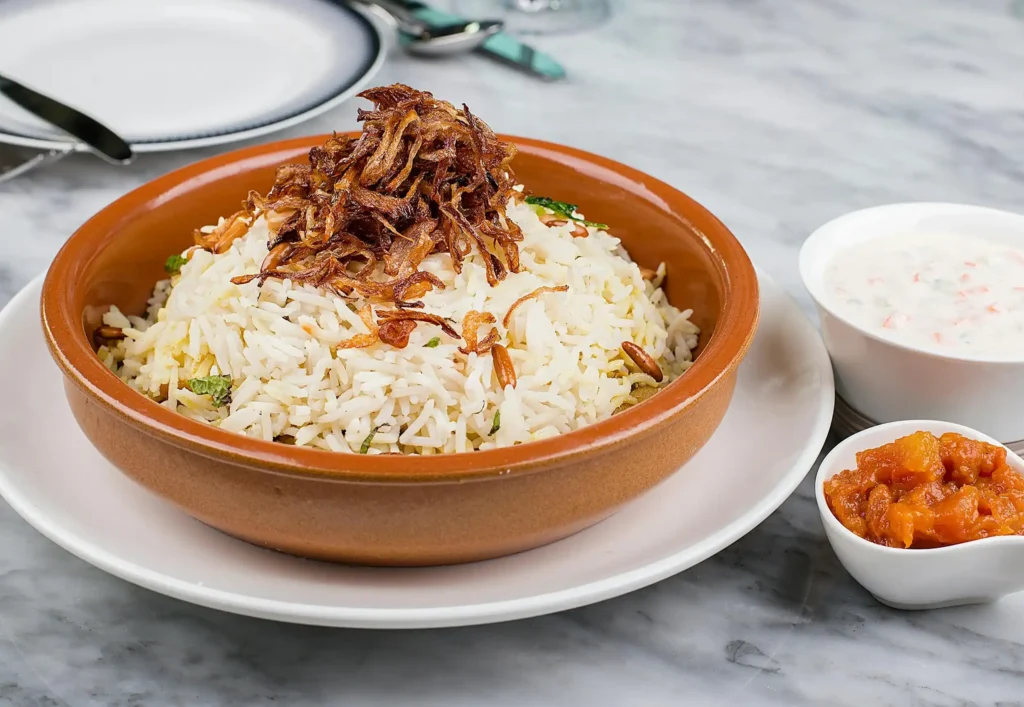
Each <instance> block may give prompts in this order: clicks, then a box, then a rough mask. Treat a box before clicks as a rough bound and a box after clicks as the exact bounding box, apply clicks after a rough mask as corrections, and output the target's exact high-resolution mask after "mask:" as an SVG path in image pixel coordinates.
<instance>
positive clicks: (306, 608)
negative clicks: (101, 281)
mask: <svg viewBox="0 0 1024 707" xmlns="http://www.w3.org/2000/svg"><path fill="white" fill-rule="evenodd" d="M757 274H758V279H759V281H760V282H761V284H762V287H763V286H764V284H765V283H767V284H768V286H769V287H772V288H774V289H776V290H777V291H778V293H779V294H780V295H781V297H782V299H783V300H784V301H786V300H788V302H786V306H791V307H793V309H794V311H795V312H796V313H797V314H799V319H800V322H801V323H800V325H799V326H801V327H804V328H805V330H806V331H809V332H810V333H811V334H812V335H813V336H812V338H813V340H814V350H815V353H816V356H815V358H816V359H817V362H818V364H819V368H820V372H821V375H822V382H823V384H824V386H823V387H824V390H823V395H822V402H821V405H820V408H819V416H818V419H817V422H816V424H815V429H814V430H813V431H812V434H811V436H810V439H809V442H808V446H807V447H806V448H805V449H804V452H803V453H802V454H801V455H800V456H799V457H798V458H797V460H796V461H795V462H794V463H793V466H792V469H791V470H790V472H789V474H788V475H786V476H785V477H784V481H783V482H782V483H780V484H778V485H777V486H776V487H775V488H774V489H773V491H772V493H771V494H769V495H768V496H766V497H765V498H764V499H762V500H761V502H760V503H758V504H757V505H755V506H753V507H752V508H751V510H750V511H748V512H747V514H746V515H744V516H743V518H741V519H740V520H737V521H735V522H734V523H733V524H731V525H729V526H726V527H725V528H723V529H722V530H720V531H719V532H718V533H716V534H715V535H713V536H711V537H710V538H708V539H707V540H705V541H704V542H702V543H699V544H698V545H696V546H691V547H689V548H687V549H685V550H683V551H680V552H678V553H676V554H674V555H671V556H669V557H666V558H663V559H661V560H659V561H657V562H654V563H652V564H650V565H647V566H645V567H642V568H638V569H635V570H632V571H630V572H627V573H623V574H619V575H616V576H614V577H609V578H606V579H601V580H597V581H594V582H590V583H588V584H584V585H580V586H577V587H572V588H569V589H562V590H558V591H555V592H550V593H547V594H539V595H536V596H532V597H529V598H526V599H508V600H503V601H499V602H491V603H488V604H473V605H463V606H460V607H457V608H452V607H441V608H426V609H351V608H332V609H325V608H324V607H322V606H318V605H312V604H294V603H289V602H281V601H276V600H257V599H252V598H249V597H243V596H239V595H238V594H234V593H231V592H224V591H221V590H213V589H208V588H206V587H200V586H199V585H196V584H193V583H190V582H185V581H182V580H179V579H174V578H168V577H167V576H166V575H162V574H160V573H158V572H154V571H152V570H149V569H146V568H144V567H140V566H138V565H135V564H133V563H126V562H124V561H123V560H121V559H120V558H118V557H117V556H115V555H112V554H111V553H109V552H107V551H106V550H104V549H102V548H95V547H92V546H90V545H88V544H81V543H78V542H77V539H76V538H74V537H73V536H72V535H71V534H70V533H63V532H62V531H61V530H60V529H57V528H54V527H53V526H52V525H49V524H48V523H47V522H46V520H45V518H44V517H42V514H41V513H40V512H39V511H38V509H37V508H36V507H35V506H34V505H33V504H31V503H29V502H28V501H26V500H25V499H23V498H21V497H20V496H19V495H18V493H17V491H16V489H14V488H12V487H11V486H10V485H9V484H8V482H7V479H8V470H7V467H6V465H5V464H4V463H3V462H0V496H3V498H4V500H5V501H7V503H8V504H9V505H10V506H11V507H12V508H13V509H14V511H15V512H16V513H18V515H20V516H21V517H22V518H23V519H24V520H25V521H26V522H28V523H29V525H31V526H32V527H33V528H35V529H36V530H37V531H39V532H40V533H41V534H42V535H44V536H45V537H47V538H48V539H50V540H51V541H52V542H54V543H56V544H57V545H59V546H60V547H62V548H64V549H65V550H67V551H68V552H69V553H71V554H72V555H75V556H76V557H78V558H79V559H82V560H84V561H85V562H88V563H89V564H91V565H94V566H95V567H97V568H99V569H101V570H103V571H105V572H107V573H109V574H111V575H114V576H115V577H119V578H120V579H123V580H125V581H128V582H130V583H132V584H135V585H138V586H141V587H145V588H146V589H150V590H152V591H155V592H157V593H160V594H165V595H167V596H170V597H173V598H175V599H179V600H182V601H187V602H189V603H193V604H197V605H200V606H204V607H207V608H211V609H217V610H220V611H225V612H228V613H232V614H238V615H243V616H252V617H257V618H262V619H270V620H275V621H282V622H286V623H296V624H305V625H315V626H332V627H345V628H373V629H413V628H440V627H455V626H471V625H477V624H489V623H499V622H503V621H513V620H517V619H524V618H530V617H534V616H542V615H545V614H551V613H556V612H560V611H566V610H569V609H574V608H578V607H580V606H586V605H589V604H593V603H596V602H600V601H604V600H606V599H611V598H614V597H617V596H621V595H623V594H628V593H629V592H632V591H636V590H637V589H642V588H644V587H647V586H650V585H652V584H655V583H657V582H660V581H661V580H663V579H666V578H668V577H670V576H672V575H675V574H678V573H679V572H682V571H684V570H686V569H688V568H690V567H693V566H694V565H697V564H699V563H700V562H703V561H704V560H706V559H708V558H709V557H711V556H712V555H715V554H716V553H718V552H720V551H722V550H723V549H725V548H726V547H728V546H729V545H731V544H732V543H734V542H736V541H737V540H739V539H740V538H742V537H744V536H745V535H746V534H747V533H749V532H750V531H751V530H753V529H754V528H755V527H757V526H758V525H760V524H761V523H762V522H763V521H764V520H765V519H766V518H767V517H768V516H769V515H771V514H772V513H773V512H774V511H775V510H777V509H778V508H779V507H780V506H781V505H782V504H783V503H784V502H785V501H786V500H787V499H788V498H789V497H790V496H791V495H792V494H793V492H794V491H795V490H796V488H797V487H798V486H799V485H800V482H801V481H803V479H804V477H806V476H807V472H808V471H810V469H811V467H812V466H813V465H814V462H815V460H816V459H817V457H818V454H819V453H820V452H821V449H822V448H823V447H824V443H825V439H826V437H827V436H828V432H829V427H830V426H831V422H832V411H833V406H834V398H835V383H834V380H833V377H832V366H831V362H830V359H829V357H828V353H827V351H826V350H825V345H824V343H823V342H822V341H821V337H820V335H819V334H818V332H817V330H816V329H815V327H814V325H813V324H812V323H811V321H810V320H809V319H808V318H807V316H806V315H805V314H804V313H803V311H802V310H800V308H799V305H797V303H796V301H795V300H794V299H793V298H792V297H791V296H790V295H789V294H788V293H787V292H786V291H785V290H784V289H783V288H782V287H781V286H780V285H778V284H777V283H776V282H775V281H774V280H773V279H772V278H771V277H769V276H768V275H767V274H766V273H765V272H764V271H763V270H761V269H760V268H757ZM44 277H45V274H42V275H39V276H37V277H36V278H34V279H33V280H32V281H31V282H29V283H28V284H27V285H26V286H25V287H24V288H22V289H21V290H20V291H19V292H18V293H17V294H16V295H15V296H14V297H13V298H11V300H10V302H8V303H7V305H6V306H5V307H4V308H3V309H2V310H0V328H2V327H3V326H4V325H5V323H6V321H7V319H8V318H9V317H10V312H11V311H12V310H14V309H16V308H18V307H21V306H24V305H23V302H24V300H27V299H34V300H36V301H38V299H39V295H40V293H41V290H42V281H43V279H44ZM40 335H42V333H41V332H40Z"/></svg>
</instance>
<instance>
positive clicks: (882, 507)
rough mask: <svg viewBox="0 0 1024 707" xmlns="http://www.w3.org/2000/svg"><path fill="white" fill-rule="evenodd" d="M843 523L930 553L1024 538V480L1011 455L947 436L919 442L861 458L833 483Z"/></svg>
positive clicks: (829, 486) (883, 541)
mask: <svg viewBox="0 0 1024 707" xmlns="http://www.w3.org/2000/svg"><path fill="white" fill-rule="evenodd" d="M824 490H825V498H826V500H827V501H828V507H829V508H830V509H832V513H833V514H834V515H835V517H836V518H838V519H839V522H840V523H842V524H843V525H844V526H846V527H847V528H848V529H849V530H851V531H852V532H854V533H856V534H857V535H858V536H860V537H862V538H864V539H866V540H870V541H871V542H873V543H878V544H879V545H886V546H888V547H899V548H929V547H940V546H942V545H955V544H957V543H962V542H967V541H969V540H979V539H981V538H990V537H993V536H996V535H1024V476H1021V475H1020V474H1018V473H1017V472H1016V471H1014V470H1013V469H1012V468H1011V467H1010V466H1008V465H1007V463H1006V449H1004V448H1003V447H1000V446H995V445H992V444H988V443H986V442H980V441H978V440H974V439H969V438H967V437H964V436H963V435H959V434H954V433H951V432H949V433H946V434H944V435H942V436H941V437H936V436H935V435H933V434H931V433H930V432H915V433H914V434H912V435H909V436H907V437H903V438H901V439H898V440H896V441H895V442H892V443H891V444H886V445H883V446H881V447H878V448H876V449H868V450H865V451H863V452H859V453H858V454H857V468H856V469H854V470H848V471H844V472H842V473H840V474H836V475H835V476H833V477H832V478H831V479H829V480H828V481H826V482H825V489H824Z"/></svg>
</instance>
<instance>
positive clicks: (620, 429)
mask: <svg viewBox="0 0 1024 707" xmlns="http://www.w3.org/2000/svg"><path fill="white" fill-rule="evenodd" d="M350 134H356V133H350ZM327 137H328V136H326V135H320V136H307V137H301V138H294V139H290V140H283V141H277V142H273V143H267V144H262V145H257V146H253V147H247V148H243V149H240V150H235V151H232V152H227V153H224V154H221V155H218V156H215V157H211V158H208V159H205V160H202V161H200V162H196V163H194V164H191V165H188V166H185V167H182V168H180V169H177V170H175V171H173V172H171V173H169V174H167V175H164V176H162V177H158V178H157V179H154V180H152V181H149V182H147V183H145V184H143V185H142V186H140V187H138V188H136V189H134V190H132V191H130V192H128V193H127V194H125V195H124V196H122V197H121V198H119V199H117V200H116V201H114V202H113V203H111V204H109V205H108V206H106V207H104V208H103V209H101V210H100V211H99V212H98V213H96V214H95V215H94V216H93V217H92V218H90V219H89V220H88V221H86V222H85V223H84V224H83V225H82V226H81V227H80V228H79V229H78V230H77V231H75V232H74V233H73V234H72V236H71V237H70V238H69V239H68V241H67V242H66V243H65V245H64V246H63V247H62V248H61V250H60V251H59V252H58V253H57V256H56V257H55V258H54V260H53V263H52V264H51V266H50V268H49V271H48V272H47V274H46V279H45V281H44V283H43V294H42V298H41V303H40V305H41V316H42V324H43V330H44V333H45V335H46V340H47V345H48V346H49V348H50V352H51V354H52V356H53V358H54V360H55V361H56V362H57V365H58V366H59V367H60V369H61V371H62V372H63V373H64V375H65V376H66V377H67V378H68V379H69V380H70V381H71V382H73V383H74V384H75V385H76V386H77V387H78V388H80V389H81V390H82V391H84V392H85V394H86V395H87V396H89V397H90V398H92V399H93V400H94V401H96V402H98V403H100V404H101V405H102V406H103V407H104V408H106V409H107V410H108V411H109V412H112V413H114V414H115V415H117V416H118V417H120V418H121V419H122V421H123V422H126V423H128V424H129V425H130V426H131V427H132V428H134V429H135V430H136V431H139V432H143V433H146V434H150V435H153V436H156V437H158V438H160V439H162V440H164V441H165V442H169V443H171V444H173V445H175V446H177V447H180V448H183V449H186V450H190V451H192V452H194V453H198V454H202V455H204V456H206V457H210V458H214V459H219V460H222V461H225V462H228V463H233V464H236V465H241V466H249V467H252V466H256V467H258V468H259V469H260V470H262V471H268V472H277V473H281V474H284V475H287V476H295V477H300V478H307V479H309V478H317V479H321V480H333V481H345V482H365V483H381V482H398V483H403V482H404V483H409V482H417V483H429V482H437V483H450V482H460V481H466V480H470V479H483V478H493V477H495V476H507V475H510V474H512V473H513V472H516V473H517V474H518V473H527V472H532V471H539V470H543V469H545V468H551V467H553V466H560V465H562V464H565V463H569V462H571V461H578V460H579V457H581V456H586V457H591V456H594V455H597V454H600V453H601V452H603V451H605V450H607V449H610V448H612V447H615V446H617V445H620V444H624V443H627V442H629V441H630V440H631V439H632V440H635V439H636V438H642V437H647V436H648V435H649V434H653V433H654V432H656V431H657V430H658V429H659V428H661V427H663V426H665V425H666V424H667V423H668V422H669V421H670V420H671V419H672V418H673V417H675V416H676V415H678V414H680V413H681V412H682V411H683V410H685V409H687V408H689V407H690V406H692V405H696V404H698V402H699V400H700V398H701V397H702V396H703V395H704V394H705V393H706V392H707V391H709V390H710V389H712V388H713V387H714V386H715V385H716V384H717V383H718V382H719V381H720V380H721V379H722V378H723V377H725V376H726V375H728V374H729V373H731V372H732V371H734V369H735V368H736V367H737V366H738V365H739V363H740V362H741V360H742V359H743V357H744V356H745V355H746V352H747V349H748V348H749V347H750V344H751V341H752V340H753V337H754V332H755V329H756V325H757V320H758V316H759V293H758V284H757V275H756V272H755V270H754V267H753V264H752V263H751V262H750V259H749V257H748V256H747V254H746V252H745V251H744V249H743V247H742V246H741V245H740V243H739V241H738V240H737V239H736V237H735V236H734V235H733V234H732V233H731V232H730V231H729V230H728V229H727V228H726V227H725V225H724V224H722V223H721V222H720V221H719V220H718V219H717V218H716V217H715V216H714V215H713V214H711V212H709V211H708V210H707V209H705V208H704V207H703V206H701V205H700V204H698V203H697V202H696V201H694V200H693V199H691V198H690V197H688V196H687V195H685V194H683V193H682V192H680V191H678V190H677V189H675V188H673V187H671V186H669V185H668V184H666V183H665V182H662V181H660V180H658V179H655V178H653V177H651V176H649V175H647V174H644V173H642V172H640V171H638V170H635V169H633V168H631V167H628V166H626V165H624V164H621V163H619V162H615V161H613V160H610V159H607V158H605V157H601V156H599V155H595V154H592V153H588V152H585V151H583V150H578V149H575V148H571V147H567V146H564V145H559V144H556V143H551V142H546V141H542V140H535V139H531V138H523V137H517V136H511V135H502V136H501V137H502V139H505V140H509V141H512V142H514V143H516V145H517V146H519V147H520V148H522V149H523V151H525V152H530V153H532V154H535V155H537V156H539V157H541V158H546V159H556V160H557V161H560V162H563V163H565V162H569V163H572V162H576V163H577V164H578V165H579V166H581V167H583V166H588V165H589V166H590V167H591V168H593V167H597V168H598V170H599V171H603V172H604V173H605V174H604V175H603V176H604V177H605V178H606V179H607V178H609V177H611V176H612V175H613V174H614V176H615V177H616V179H615V181H618V182H620V183H622V185H623V188H624V189H626V190H628V191H631V192H632V193H635V194H640V193H641V192H642V193H643V194H644V195H646V197H647V198H648V200H649V201H650V200H652V199H651V198H650V197H652V196H653V197H656V199H657V201H660V202H661V204H660V205H661V206H662V208H665V209H666V210H669V211H671V212H672V213H673V214H674V216H675V217H676V218H678V219H680V220H682V221H684V222H685V223H686V224H687V226H688V227H689V228H690V229H691V230H692V231H693V233H694V235H695V237H696V238H698V239H699V240H700V241H702V242H703V247H704V249H705V250H706V251H707V252H708V253H709V255H710V256H711V259H712V261H713V263H714V268H715V270H717V274H718V277H720V278H721V279H722V281H723V283H724V290H723V294H724V306H723V311H722V313H721V316H720V317H719V320H718V323H717V326H716V330H715V333H714V334H713V335H712V337H711V340H710V341H709V342H708V343H707V345H706V346H705V348H704V350H703V351H702V352H701V354H700V355H699V356H698V358H697V360H696V361H695V362H694V364H693V366H691V367H690V369H689V370H688V371H687V372H686V374H685V375H683V376H681V377H680V378H678V379H676V380H675V381H673V382H672V383H671V384H669V385H668V386H666V387H665V388H664V389H663V390H662V391H661V392H659V393H658V394H657V395H655V396H653V397H651V398H649V399H648V400H646V401H645V402H644V403H643V404H641V405H637V406H635V407H632V408H629V409H628V410H625V411H623V412H621V413H619V414H617V415H614V416H613V417H610V418H608V419H607V420H602V421H600V422H597V423H594V424H592V425H589V426H587V427H584V428H581V429H579V430H574V431H572V432H569V433H566V434H564V435H560V436H558V437H552V438H548V439H544V440H538V441H534V442H528V443H524V444H520V445H516V446H513V447H504V448H499V449H492V450H484V451H473V452H461V453H450V454H438V455H432V456H416V457H410V456H398V455H395V456H385V455H365V456H364V455H359V454H345V453H339V452H330V451H327V450H320V449H311V448H304V447H294V446H289V445H283V444H280V443H276V442H267V441H264V440H258V439H253V438H249V437H245V436H243V435H239V434H237V433H234V432H229V431H226V430H221V429H218V428H216V427H212V426H207V425H203V424H202V423H199V422H195V421H193V420H190V419H188V418H186V417H184V416H182V415H179V414H178V413H176V412H173V411H171V410H168V409H167V408H165V407H163V406H161V405H159V404H157V403H156V402H154V401H153V400H151V399H149V398H148V397H146V396H145V395H143V394H141V393H139V392H137V391H135V390H133V389H131V388H130V387H129V386H127V385H126V384H125V383H124V382H122V381H121V380H120V379H119V378H117V376H116V375H114V374H113V373H112V372H111V371H110V370H109V369H107V368H106V366H104V365H103V363H102V362H101V361H100V359H99V358H98V357H97V356H96V354H95V351H94V350H93V348H92V344H91V342H90V341H89V340H88V338H87V337H86V335H85V333H84V331H83V330H82V325H81V316H82V313H81V312H80V311H72V307H71V303H72V302H73V301H74V299H75V298H74V296H73V293H74V292H75V288H76V287H77V284H78V283H80V282H82V279H83V278H82V277H80V275H81V274H83V273H84V271H85V270H86V269H87V267H88V265H89V263H90V262H91V260H92V258H93V257H95V254H96V253H98V252H100V251H101V250H102V249H103V248H104V247H106V246H107V245H108V244H109V243H110V242H112V241H115V240H116V239H117V233H118V231H119V226H120V225H121V224H122V223H124V222H126V221H129V220H131V219H132V218H134V217H135V216H136V214H138V213H139V212H141V211H145V210H150V209H153V208H157V207H159V206H160V205H161V204H162V203H165V202H167V201H168V200H170V199H172V198H177V197H181V196H185V195H187V194H189V193H192V192H196V191H199V190H201V189H202V188H203V187H204V185H206V184H209V183H211V182H215V181H217V180H218V179H220V178H223V177H226V176H228V175H230V174H234V173H237V172H239V171H245V170H248V169H255V168H258V167H260V166H265V165H267V164H271V163H272V162H273V159H278V158H277V157H275V155H279V156H280V157H279V159H280V161H282V162H283V161H285V160H286V159H287V157H286V156H287V155H288V154H289V153H294V152H295V151H296V150H300V149H308V148H310V147H313V146H314V145H319V144H322V143H323V141H324V140H325V139H326V138H327ZM630 187H632V189H631V188H630ZM684 210H685V211H688V212H690V213H691V214H695V215H696V216H697V217H698V218H699V220H701V221H703V222H705V224H706V227H705V229H704V230H701V229H700V228H698V227H697V226H696V224H694V223H693V222H692V221H691V220H690V219H689V218H687V217H685V216H683V212H684ZM709 236H710V237H709ZM669 265H670V266H671V264H670V263H669ZM65 283H72V286H71V287H66V286H65Z"/></svg>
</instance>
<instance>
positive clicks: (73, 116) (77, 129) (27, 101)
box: [0, 75, 133, 164]
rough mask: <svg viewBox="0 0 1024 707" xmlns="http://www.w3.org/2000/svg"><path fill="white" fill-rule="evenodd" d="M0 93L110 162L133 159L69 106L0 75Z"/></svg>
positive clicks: (122, 146)
mask: <svg viewBox="0 0 1024 707" xmlns="http://www.w3.org/2000/svg"><path fill="white" fill-rule="evenodd" d="M0 93H2V94H3V95H4V96H6V97H7V98H9V99H10V100H11V101H13V102H14V103H16V104H17V105H19V106H21V107H22V108H24V109H25V110H27V111H28V112H29V113H31V114H32V115H34V116H36V117H37V118H39V119H41V120H44V121H46V122H47V123H50V124H51V125H54V126H56V127H57V128H60V129H61V130H63V131H64V132H66V133H67V134H68V135H71V136H72V137H74V138H78V139H79V140H81V141H82V142H83V143H85V144H86V145H87V146H88V147H89V148H90V149H92V150H93V151H94V152H95V153H96V154H98V155H100V156H101V157H103V158H105V159H107V160H109V161H111V162H114V163H116V164H125V163H127V162H129V161H130V160H131V159H132V157H133V153H132V148H131V147H130V146H129V145H128V143H127V142H125V141H124V140H122V139H121V138H120V137H118V135H117V134H116V133H115V132H114V131H113V130H111V129H110V128H108V127H106V126H105V125H103V124H102V123H100V122H99V121H98V120H96V119H95V118H90V117H89V116H87V115H85V114H84V113H82V112H80V111H77V110H75V109H74V108H72V107H71V106H67V105H65V104H63V103H61V102H60V101H58V100H55V99H53V98H50V97H49V96H44V95H43V94H41V93H39V92H38V91H35V90H33V89H31V88H29V87H28V86H24V85H22V84H20V83H18V82H17V81H15V80H14V79H11V78H8V77H6V76H3V75H0Z"/></svg>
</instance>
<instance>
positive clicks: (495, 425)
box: [490, 410, 501, 435]
mask: <svg viewBox="0 0 1024 707" xmlns="http://www.w3.org/2000/svg"><path fill="white" fill-rule="evenodd" d="M500 429H501V410H496V411H495V413H494V422H492V423H491V431H490V434H492V435H493V434H494V433H495V432H497V431H498V430H500Z"/></svg>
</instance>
